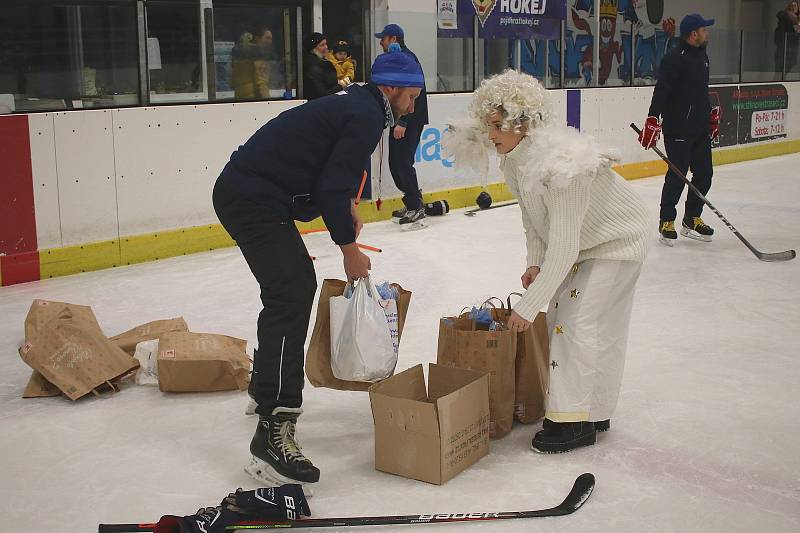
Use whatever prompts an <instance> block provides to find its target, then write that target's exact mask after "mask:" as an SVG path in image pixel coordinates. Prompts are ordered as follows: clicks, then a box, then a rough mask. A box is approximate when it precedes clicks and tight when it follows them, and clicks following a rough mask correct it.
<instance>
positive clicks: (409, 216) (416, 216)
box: [398, 208, 428, 231]
mask: <svg viewBox="0 0 800 533" xmlns="http://www.w3.org/2000/svg"><path fill="white" fill-rule="evenodd" d="M398 224H400V229H401V230H403V231H413V230H418V229H423V228H426V227H428V226H427V224H425V209H424V208H420V209H414V210H408V211H407V212H406V214H405V216H404V217H403V218H401V219H400V220H399V221H398Z"/></svg>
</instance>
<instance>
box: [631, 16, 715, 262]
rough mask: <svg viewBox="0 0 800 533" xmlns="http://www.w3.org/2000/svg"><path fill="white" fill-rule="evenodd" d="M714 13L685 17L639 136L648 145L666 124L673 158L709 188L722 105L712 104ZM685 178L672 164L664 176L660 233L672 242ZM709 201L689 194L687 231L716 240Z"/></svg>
mask: <svg viewBox="0 0 800 533" xmlns="http://www.w3.org/2000/svg"><path fill="white" fill-rule="evenodd" d="M712 24H714V19H710V20H706V19H704V18H703V17H702V16H700V15H698V14H692V15H687V16H685V17H684V18H683V20H682V21H681V26H680V28H681V29H680V31H681V44H680V46H679V47H676V48H673V49H672V50H670V51H669V52H668V53H667V54H666V55H665V56H664V59H662V61H661V66H660V68H659V76H658V83H657V84H656V87H655V90H654V91H653V99H652V101H651V103H650V111H649V113H648V115H649V116H648V117H647V121H646V122H645V126H644V128H643V131H642V134H641V135H640V136H639V142H640V143H641V144H642V146H643V147H644V148H645V149H647V148H651V147H652V146H654V145H655V144H656V142H657V141H658V137H659V136H660V134H661V130H662V127H663V131H664V146H665V147H666V149H667V157H669V159H670V161H672V163H674V164H675V166H677V167H678V169H680V170H681V172H683V173H684V175H685V174H686V171H687V170H688V169H689V168H691V169H692V184H693V185H694V186H695V187H697V189H698V190H699V191H700V192H701V193H703V195H705V194H707V193H708V191H709V189H710V188H711V176H712V175H713V173H714V169H713V166H712V163H711V141H713V140H714V139H716V138H717V137H718V135H719V118H720V111H719V107H715V108H713V109H712V107H711V103H710V101H709V97H708V73H709V63H708V55H707V54H706V45H707V44H708V32H707V30H706V28H707V27H708V26H711V25H712ZM658 117H662V119H663V123H662V122H659V120H658ZM683 187H684V182H683V180H682V179H681V178H680V177H679V176H678V175H677V174H675V173H674V172H672V170H669V171H668V172H667V175H666V177H665V178H664V188H663V190H662V192H661V213H660V222H659V233H660V234H661V242H663V243H664V244H666V245H668V246H672V245H673V243H674V242H675V240H676V239H677V238H678V234H677V232H676V231H675V216H676V214H677V211H676V209H675V206H676V205H677V203H678V200H679V199H680V197H681V193H682V192H683ZM702 211H703V201H702V200H701V199H700V197H699V196H697V195H696V194H694V193H693V192H691V191H690V192H689V194H688V197H687V198H686V207H685V210H684V216H683V221H682V224H681V225H682V228H681V235H684V236H686V237H691V238H693V239H697V240H701V241H706V242H708V241H711V236H712V235H713V234H714V230H713V229H711V228H710V227H709V226H708V225H706V224H705V223H704V222H703V219H702V218H700V214H701V213H702Z"/></svg>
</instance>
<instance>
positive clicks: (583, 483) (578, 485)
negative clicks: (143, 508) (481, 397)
mask: <svg viewBox="0 0 800 533" xmlns="http://www.w3.org/2000/svg"><path fill="white" fill-rule="evenodd" d="M594 483H595V479H594V475H593V474H590V473H586V474H581V475H580V476H578V478H577V479H576V480H575V483H574V484H573V486H572V490H570V491H569V494H568V495H567V497H566V498H564V501H563V502H561V503H560V504H558V505H557V506H555V507H551V508H549V509H540V510H537V511H508V512H502V513H450V514H430V515H405V516H354V517H346V518H307V519H305V520H293V521H289V522H254V521H248V522H241V523H239V524H234V525H231V526H227V527H226V528H225V529H226V530H227V531H248V530H251V531H253V530H263V529H299V528H304V529H307V528H317V527H319V528H321V527H354V526H387V525H398V524H400V525H402V524H407V525H423V524H437V523H453V522H489V521H494V520H514V519H522V518H543V517H548V516H566V515H569V514H572V513H574V512H575V511H577V510H578V509H580V508H581V506H582V505H583V504H584V503H585V502H586V500H587V499H589V496H590V495H591V494H592V491H593V490H594ZM154 527H155V524H100V527H99V530H98V531H99V533H138V532H144V531H153V528H154Z"/></svg>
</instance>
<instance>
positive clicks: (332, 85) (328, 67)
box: [303, 32, 342, 100]
mask: <svg viewBox="0 0 800 533" xmlns="http://www.w3.org/2000/svg"><path fill="white" fill-rule="evenodd" d="M304 45H305V46H304V49H305V55H304V56H303V93H304V94H303V96H304V97H305V98H306V99H307V100H314V99H315V98H320V97H322V96H327V95H329V94H333V93H335V92H338V91H340V90H341V88H342V86H341V85H339V82H338V81H337V79H336V69H335V68H334V66H333V65H332V64H331V62H330V61H328V60H327V59H325V56H326V55H328V40H327V38H326V37H325V36H324V35H323V34H321V33H317V32H314V33H312V34H311V35H309V36H308V37H306V39H305V41H304Z"/></svg>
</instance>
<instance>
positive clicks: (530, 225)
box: [500, 126, 649, 320]
mask: <svg viewBox="0 0 800 533" xmlns="http://www.w3.org/2000/svg"><path fill="white" fill-rule="evenodd" d="M616 159H617V158H616V155H615V154H614V153H613V152H610V151H608V150H605V149H603V148H602V147H600V146H599V145H598V144H597V143H595V141H594V139H593V138H592V137H590V136H588V135H584V134H581V133H579V132H578V131H577V130H575V129H574V128H568V127H565V126H550V127H547V128H543V129H536V130H534V131H533V132H532V133H531V135H530V136H527V137H525V138H523V140H522V141H521V142H520V143H519V145H517V147H516V148H514V149H513V150H512V151H511V152H509V153H508V154H506V155H505V156H504V157H502V158H501V162H500V168H501V170H502V171H503V174H504V176H505V180H506V183H507V184H508V187H509V189H510V190H511V192H512V193H513V194H514V196H516V197H517V198H518V199H519V205H520V208H521V210H522V222H523V225H524V227H525V234H526V239H527V248H528V262H527V266H529V267H530V266H538V267H539V268H540V269H541V271H540V272H539V275H538V276H537V277H536V279H535V280H534V282H533V283H532V284H531V285H530V286H529V287H528V290H527V291H526V292H525V295H524V296H523V298H522V299H521V300H520V301H519V302H518V303H517V305H516V308H515V310H516V311H517V313H518V314H519V315H520V316H521V317H523V318H524V319H526V320H533V319H534V318H535V317H536V314H537V313H538V312H539V311H540V310H541V309H542V308H543V307H545V305H547V303H548V302H549V301H550V300H551V299H552V298H553V296H554V295H555V293H556V290H558V287H559V285H561V282H562V281H563V280H564V278H565V277H566V276H567V274H568V273H569V271H570V269H571V268H572V266H573V265H574V264H576V263H580V262H581V261H585V260H587V259H611V260H617V261H638V262H642V261H644V258H645V256H646V255H647V247H648V240H649V239H648V238H647V235H648V224H649V216H648V212H647V209H646V208H645V207H644V204H643V203H642V201H641V199H640V198H639V197H638V195H637V194H636V193H635V192H634V191H633V189H632V188H631V187H630V185H629V184H628V183H627V182H626V181H625V180H624V179H623V178H622V177H620V176H619V175H618V174H617V173H616V172H614V171H613V170H612V169H611V164H612V163H613V162H614V161H616Z"/></svg>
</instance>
